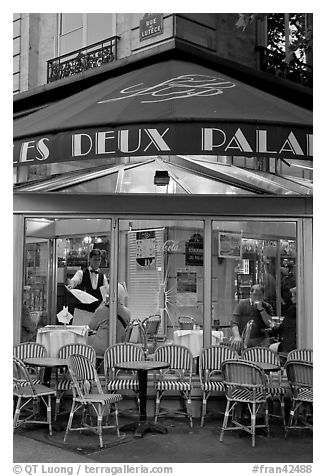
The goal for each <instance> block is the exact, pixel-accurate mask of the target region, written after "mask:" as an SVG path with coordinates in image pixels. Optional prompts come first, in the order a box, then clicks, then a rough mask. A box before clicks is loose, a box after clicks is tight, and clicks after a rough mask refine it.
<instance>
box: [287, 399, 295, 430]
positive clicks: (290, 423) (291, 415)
mask: <svg viewBox="0 0 326 476" xmlns="http://www.w3.org/2000/svg"><path fill="white" fill-rule="evenodd" d="M295 411H296V403H295V401H294V400H292V407H291V410H290V418H289V426H292V424H293V418H294V414H295Z"/></svg>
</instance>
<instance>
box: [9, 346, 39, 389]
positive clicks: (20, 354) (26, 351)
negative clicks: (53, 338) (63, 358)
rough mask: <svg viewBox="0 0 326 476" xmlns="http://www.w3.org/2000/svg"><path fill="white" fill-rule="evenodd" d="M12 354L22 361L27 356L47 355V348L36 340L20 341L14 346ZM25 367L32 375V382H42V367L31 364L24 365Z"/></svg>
mask: <svg viewBox="0 0 326 476" xmlns="http://www.w3.org/2000/svg"><path fill="white" fill-rule="evenodd" d="M13 355H14V357H17V358H18V359H20V360H22V361H24V360H25V359H28V358H34V357H47V350H46V348H45V347H44V345H42V344H38V343H37V342H22V343H21V344H17V345H15V346H14V348H13ZM26 368H27V370H28V372H29V373H30V374H31V375H34V376H33V377H32V381H33V383H35V384H41V383H42V382H43V375H44V368H38V369H35V368H34V367H31V366H26Z"/></svg>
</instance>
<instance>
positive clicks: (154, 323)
mask: <svg viewBox="0 0 326 476" xmlns="http://www.w3.org/2000/svg"><path fill="white" fill-rule="evenodd" d="M142 324H143V327H144V330H145V345H144V352H145V354H146V355H148V354H152V353H153V352H155V350H156V347H157V333H158V330H159V327H160V325H161V316H160V314H152V315H151V316H148V317H146V318H145V319H144V320H143V322H142Z"/></svg>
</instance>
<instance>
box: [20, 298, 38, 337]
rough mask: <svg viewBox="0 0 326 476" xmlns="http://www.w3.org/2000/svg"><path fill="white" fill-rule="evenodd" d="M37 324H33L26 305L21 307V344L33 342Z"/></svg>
mask: <svg viewBox="0 0 326 476" xmlns="http://www.w3.org/2000/svg"><path fill="white" fill-rule="evenodd" d="M36 329H37V322H35V321H34V320H33V319H32V318H31V315H30V312H29V309H28V307H27V306H26V304H23V306H22V328H21V339H20V340H21V342H32V341H35V337H36Z"/></svg>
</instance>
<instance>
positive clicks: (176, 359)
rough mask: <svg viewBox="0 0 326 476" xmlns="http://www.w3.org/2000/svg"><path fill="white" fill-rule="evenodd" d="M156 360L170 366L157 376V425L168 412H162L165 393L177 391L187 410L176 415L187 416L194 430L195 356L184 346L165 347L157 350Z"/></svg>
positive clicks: (171, 345)
mask: <svg viewBox="0 0 326 476" xmlns="http://www.w3.org/2000/svg"><path fill="white" fill-rule="evenodd" d="M154 360H156V361H158V362H167V363H169V364H170V368H168V369H164V370H163V369H162V370H159V371H157V372H156V375H155V377H156V378H155V388H156V405H155V423H156V422H157V419H158V417H159V415H160V414H163V413H165V414H166V413H167V411H161V412H160V403H161V399H162V397H163V395H164V393H165V392H166V391H177V392H179V393H180V394H181V396H182V398H183V401H184V406H185V407H186V408H185V409H182V410H180V411H177V412H176V413H181V414H183V415H185V414H186V415H187V416H188V418H189V422H190V427H191V428H192V411H191V389H192V387H191V378H192V362H193V356H192V354H191V352H190V350H189V349H188V348H187V347H185V346H183V345H176V344H168V345H163V346H161V347H158V348H157V349H156V351H155V353H154Z"/></svg>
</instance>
